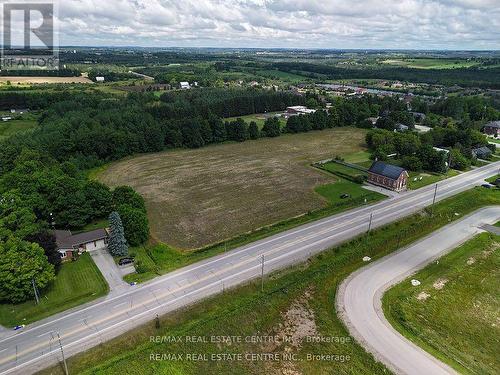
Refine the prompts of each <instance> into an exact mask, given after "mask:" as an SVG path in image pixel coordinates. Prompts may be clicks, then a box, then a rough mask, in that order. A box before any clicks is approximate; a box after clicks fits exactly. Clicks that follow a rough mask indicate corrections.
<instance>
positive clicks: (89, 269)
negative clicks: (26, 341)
mask: <svg viewBox="0 0 500 375" xmlns="http://www.w3.org/2000/svg"><path fill="white" fill-rule="evenodd" d="M108 290H109V289H108V284H107V283H106V281H105V279H104V277H103V276H102V275H101V272H100V271H99V269H98V268H97V266H96V265H95V264H94V262H93V260H92V258H91V257H90V255H89V254H88V253H84V254H82V256H81V257H80V258H79V259H78V260H77V261H75V262H66V263H64V264H63V265H62V266H61V269H60V271H59V273H58V274H57V276H56V279H55V281H54V282H53V283H52V284H51V285H50V286H49V287H48V288H47V289H46V290H43V291H41V300H40V304H39V305H37V304H36V303H35V302H34V301H27V302H24V303H21V304H17V305H12V304H0V324H1V325H3V326H5V327H13V326H15V325H18V324H28V323H31V322H34V321H37V320H40V319H43V318H45V317H47V316H50V315H53V314H56V313H58V312H61V311H64V310H67V309H70V308H72V307H75V306H78V305H81V304H83V303H86V302H89V301H91V300H93V299H96V298H98V297H101V296H103V295H105V294H107V292H108Z"/></svg>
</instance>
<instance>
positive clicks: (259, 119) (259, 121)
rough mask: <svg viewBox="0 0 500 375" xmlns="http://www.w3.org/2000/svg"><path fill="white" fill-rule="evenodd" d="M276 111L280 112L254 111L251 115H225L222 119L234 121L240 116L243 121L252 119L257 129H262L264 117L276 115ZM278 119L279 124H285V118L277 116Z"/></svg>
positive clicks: (247, 121) (248, 121)
mask: <svg viewBox="0 0 500 375" xmlns="http://www.w3.org/2000/svg"><path fill="white" fill-rule="evenodd" d="M278 113H282V112H269V113H256V114H253V115H246V116H237V117H227V118H225V119H224V121H234V120H236V119H238V118H241V119H243V120H245V122H246V123H248V124H249V123H250V122H252V121H255V123H256V124H257V126H258V127H259V129H262V127H263V126H264V122H266V119H267V118H268V117H272V116H273V115H276V114H278ZM279 120H280V124H281V126H282V127H284V126H285V125H286V120H285V119H284V118H282V117H279Z"/></svg>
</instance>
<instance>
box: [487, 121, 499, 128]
mask: <svg viewBox="0 0 500 375" xmlns="http://www.w3.org/2000/svg"><path fill="white" fill-rule="evenodd" d="M485 126H489V127H490V128H498V129H500V120H499V121H491V122H488V123H487V124H486V125H485Z"/></svg>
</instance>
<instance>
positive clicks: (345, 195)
mask: <svg viewBox="0 0 500 375" xmlns="http://www.w3.org/2000/svg"><path fill="white" fill-rule="evenodd" d="M349 197H350V195H349V194H347V193H344V194H342V195H341V196H340V198H342V199H346V198H349Z"/></svg>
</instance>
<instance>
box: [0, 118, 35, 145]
mask: <svg viewBox="0 0 500 375" xmlns="http://www.w3.org/2000/svg"><path fill="white" fill-rule="evenodd" d="M2 116H12V117H16V116H15V115H10V114H2ZM37 118H38V116H37V115H34V114H31V113H28V114H23V115H22V116H21V117H20V118H16V119H13V120H9V121H1V120H0V139H2V138H6V137H9V136H11V135H13V134H15V133H19V132H23V131H26V130H29V129H33V128H35V127H36V126H37V125H38V122H37Z"/></svg>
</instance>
